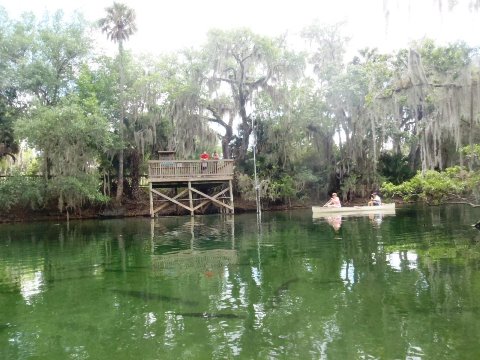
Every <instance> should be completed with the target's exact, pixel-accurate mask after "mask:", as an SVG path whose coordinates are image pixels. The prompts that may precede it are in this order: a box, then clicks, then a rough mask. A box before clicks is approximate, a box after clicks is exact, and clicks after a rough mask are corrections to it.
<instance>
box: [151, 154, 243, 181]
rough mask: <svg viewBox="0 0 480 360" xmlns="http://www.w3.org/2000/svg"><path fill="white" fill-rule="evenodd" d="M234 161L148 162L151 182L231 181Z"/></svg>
mask: <svg viewBox="0 0 480 360" xmlns="http://www.w3.org/2000/svg"><path fill="white" fill-rule="evenodd" d="M233 162H234V160H231V159H228V160H150V161H149V162H148V176H149V179H150V181H151V182H174V181H202V180H204V181H210V180H231V179H233V168H234V166H233Z"/></svg>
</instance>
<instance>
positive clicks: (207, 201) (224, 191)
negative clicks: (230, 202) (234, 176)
mask: <svg viewBox="0 0 480 360" xmlns="http://www.w3.org/2000/svg"><path fill="white" fill-rule="evenodd" d="M227 191H228V189H224V190H222V191H221V192H219V193H218V194H216V195H214V196H213V198H217V197H219V196H220V195H223V194H225V193H226V192H227ZM209 202H211V200H205V201H203V202H201V203H200V204H199V205H197V206H195V207H194V209H193V210H197V209H200V208H201V207H202V206H204V205H206V204H208V203H209ZM222 204H223V205H225V204H224V203H222Z"/></svg>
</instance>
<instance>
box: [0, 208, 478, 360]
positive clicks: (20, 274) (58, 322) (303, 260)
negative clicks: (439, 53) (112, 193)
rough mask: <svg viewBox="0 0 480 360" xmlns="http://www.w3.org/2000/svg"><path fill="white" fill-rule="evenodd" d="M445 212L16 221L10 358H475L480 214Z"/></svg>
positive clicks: (4, 296) (6, 297) (3, 348)
mask: <svg viewBox="0 0 480 360" xmlns="http://www.w3.org/2000/svg"><path fill="white" fill-rule="evenodd" d="M433 211H434V214H433V215H432V213H431V212H430V210H429V209H428V208H427V209H420V210H417V209H413V210H411V209H406V210H404V211H403V210H399V211H398V212H397V214H396V216H382V217H381V222H380V223H378V222H377V221H376V220H378V219H376V218H375V216H374V217H373V219H370V217H369V216H341V219H340V221H341V226H340V227H339V228H338V230H335V231H332V227H333V225H332V224H331V223H330V222H329V221H328V219H326V218H323V219H320V220H316V219H313V221H312V216H311V212H300V211H299V212H282V213H264V214H263V215H262V222H261V223H257V222H256V216H255V214H246V215H235V218H233V217H222V216H198V217H195V218H194V219H193V220H192V219H191V218H159V219H155V220H154V221H151V220H150V219H130V220H122V221H104V222H84V223H75V222H71V223H70V227H69V228H67V227H66V226H64V225H59V226H56V227H55V228H52V227H50V226H49V225H48V224H44V225H35V226H33V225H32V226H20V227H4V228H2V229H1V231H0V293H1V296H0V344H1V345H0V358H2V359H15V358H34V357H36V358H48V359H65V358H98V359H109V358H112V357H119V358H136V357H138V356H139V354H141V357H142V359H157V358H159V354H162V355H161V357H162V358H163V357H165V358H205V359H207V358H208V359H224V358H233V357H236V358H241V359H256V358H261V359H266V358H295V359H303V358H305V359H308V358H331V359H357V358H403V359H405V358H415V357H416V358H429V359H430V358H434V359H437V358H438V359H442V358H476V357H477V355H478V354H479V353H480V345H478V344H477V343H476V342H472V341H471V339H472V338H476V337H478V336H479V335H480V330H479V329H480V307H479V306H478V301H477V299H478V297H479V296H480V288H479V287H478V286H477V284H478V283H479V281H480V270H479V269H480V247H479V246H478V243H477V242H476V240H475V238H476V236H477V234H478V231H477V230H476V229H475V228H472V227H471V226H470V225H471V224H472V223H473V220H472V219H473V218H477V217H478V215H479V214H478V213H470V212H469V211H467V210H464V209H461V208H458V207H456V208H452V209H451V210H449V209H448V208H447V209H444V208H440V209H435V210H433ZM374 220H375V221H376V222H375V224H376V225H375V226H372V221H374ZM255 224H257V225H255ZM380 224H381V225H380ZM337 231H338V232H340V233H341V237H339V236H338V234H337ZM99 309H100V310H99ZM458 329H464V331H459V330H458ZM465 333H468V334H469V336H468V337H465Z"/></svg>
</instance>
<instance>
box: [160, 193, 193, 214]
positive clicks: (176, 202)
mask: <svg viewBox="0 0 480 360" xmlns="http://www.w3.org/2000/svg"><path fill="white" fill-rule="evenodd" d="M152 193H155V194H157V195H159V196H161V197H163V198H164V199H167V200H169V201H171V202H173V203H175V204H177V205H179V206H181V207H183V208H184V209H187V210H189V211H192V209H191V208H189V207H188V206H186V205H184V204H182V203H181V202H179V201H177V200H175V199H172V198H171V197H169V196H167V195H165V194H162V193H161V192H160V191H157V190H155V189H152Z"/></svg>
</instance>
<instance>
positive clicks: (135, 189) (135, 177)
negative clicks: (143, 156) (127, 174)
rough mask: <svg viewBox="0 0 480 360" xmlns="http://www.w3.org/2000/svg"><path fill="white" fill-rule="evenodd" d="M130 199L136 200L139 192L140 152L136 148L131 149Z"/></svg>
mask: <svg viewBox="0 0 480 360" xmlns="http://www.w3.org/2000/svg"><path fill="white" fill-rule="evenodd" d="M131 164H132V174H131V175H132V199H135V200H137V199H138V198H139V194H140V154H139V153H138V151H137V150H136V149H133V150H132V154H131Z"/></svg>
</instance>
